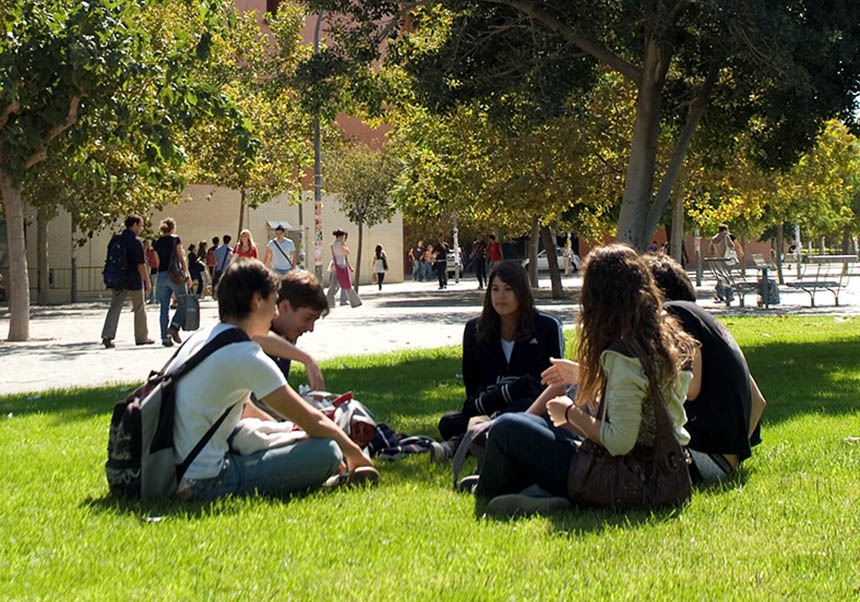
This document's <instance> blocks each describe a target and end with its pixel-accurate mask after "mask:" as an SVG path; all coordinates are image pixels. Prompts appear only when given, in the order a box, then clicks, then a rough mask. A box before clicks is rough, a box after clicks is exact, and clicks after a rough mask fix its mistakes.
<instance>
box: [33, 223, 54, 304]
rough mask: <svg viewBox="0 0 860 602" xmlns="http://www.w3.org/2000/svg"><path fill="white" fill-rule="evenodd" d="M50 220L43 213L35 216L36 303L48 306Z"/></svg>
mask: <svg viewBox="0 0 860 602" xmlns="http://www.w3.org/2000/svg"><path fill="white" fill-rule="evenodd" d="M49 221H50V218H49V217H48V215H47V214H46V213H45V212H44V211H39V212H38V213H37V214H36V268H37V269H36V274H37V279H38V282H37V285H36V303H37V304H39V305H47V304H48V294H49V288H50V285H51V283H50V274H49V272H48V222H49Z"/></svg>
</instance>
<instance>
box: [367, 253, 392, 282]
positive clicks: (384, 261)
mask: <svg viewBox="0 0 860 602" xmlns="http://www.w3.org/2000/svg"><path fill="white" fill-rule="evenodd" d="M370 271H371V272H373V273H374V274H376V284H377V286H378V287H379V290H382V281H383V280H385V272H387V271H388V255H386V254H385V249H383V248H382V245H376V251H375V252H374V253H373V261H372V263H371V264H370Z"/></svg>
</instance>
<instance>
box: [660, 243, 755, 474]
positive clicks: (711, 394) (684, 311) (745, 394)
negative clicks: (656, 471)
mask: <svg viewBox="0 0 860 602" xmlns="http://www.w3.org/2000/svg"><path fill="white" fill-rule="evenodd" d="M644 259H645V262H646V263H647V264H648V267H649V268H650V269H651V273H652V274H653V275H654V279H655V280H656V282H657V285H658V286H659V287H660V289H661V290H662V291H663V295H664V297H665V298H666V300H667V302H666V303H665V304H664V305H663V307H664V309H665V310H666V311H667V312H668V313H670V314H671V315H673V316H675V317H676V318H677V319H678V321H679V322H680V323H681V327H682V328H683V329H684V330H685V331H686V332H687V333H689V334H690V335H692V336H693V337H695V339H696V340H698V341H699V343H700V345H701V346H700V347H699V349H698V350H697V352H696V356H695V358H694V360H693V380H692V382H691V383H690V388H689V390H688V392H687V403H686V404H685V405H684V409H685V410H686V412H687V424H686V425H684V428H686V429H687V431H688V432H689V433H690V444H689V446H688V449H689V450H690V455H691V456H692V458H693V467H692V468H693V470H692V471H691V472H692V474H693V477H694V478H696V479H698V480H702V481H717V480H720V479H723V478H725V477H727V476H729V475H731V474H732V473H733V472H734V471H736V470H737V469H738V466H740V463H741V462H743V461H744V460H745V459H746V458H749V457H750V455H751V453H752V451H751V447H752V446H755V445H757V444H758V443H760V442H761V435H760V422H761V415H762V411H763V410H764V406H765V404H766V402H765V399H764V397H763V396H762V394H761V391H760V390H759V388H758V385H757V384H756V382H755V379H754V378H753V377H752V375H751V374H750V372H749V366H747V361H746V358H744V354H743V352H742V351H741V349H740V347H738V344H737V342H736V341H735V339H734V337H732V335H731V334H730V333H729V331H728V330H726V329H725V327H724V326H723V325H722V324H720V323H719V322H718V321H717V320H715V319H714V317H713V316H712V315H711V314H709V313H708V312H707V311H705V310H704V309H703V308H702V307H700V306H698V305H696V303H695V298H696V297H695V289H694V288H693V283H692V282H690V278H689V277H688V276H687V273H686V272H685V271H684V269H683V268H681V266H680V265H678V263H677V262H676V261H675V260H674V259H672V258H671V257H669V256H668V255H664V254H662V253H657V254H653V255H645V256H644Z"/></svg>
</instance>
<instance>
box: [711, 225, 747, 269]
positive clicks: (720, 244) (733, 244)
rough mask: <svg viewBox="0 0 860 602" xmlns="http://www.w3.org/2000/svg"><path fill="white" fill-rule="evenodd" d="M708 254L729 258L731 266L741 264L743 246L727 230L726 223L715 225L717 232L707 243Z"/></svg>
mask: <svg viewBox="0 0 860 602" xmlns="http://www.w3.org/2000/svg"><path fill="white" fill-rule="evenodd" d="M708 254H709V255H710V256H711V257H724V258H726V259H728V260H730V263H731V266H734V265H737V264H738V263H741V264H742V263H743V260H744V250H743V247H741V245H740V243H739V242H738V241H737V238H735V236H734V234H732V233H731V232H729V226H728V224H720V225H719V226H717V233H716V234H715V235H714V237H713V238H711V240H710V242H709V243H708ZM731 266H730V267H731Z"/></svg>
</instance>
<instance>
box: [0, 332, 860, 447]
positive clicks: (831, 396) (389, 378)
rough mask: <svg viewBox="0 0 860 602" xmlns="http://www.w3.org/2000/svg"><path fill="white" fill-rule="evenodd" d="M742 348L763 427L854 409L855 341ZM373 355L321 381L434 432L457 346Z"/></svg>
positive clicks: (5, 408) (80, 415)
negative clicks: (763, 402)
mask: <svg viewBox="0 0 860 602" xmlns="http://www.w3.org/2000/svg"><path fill="white" fill-rule="evenodd" d="M744 351H745V354H746V356H747V360H748V361H749V365H750V369H751V372H752V374H753V375H754V376H755V378H756V380H757V382H758V384H759V386H760V388H761V389H762V391H763V392H764V395H765V398H766V399H767V400H768V406H767V408H766V410H765V414H764V424H765V426H767V425H773V424H777V423H779V422H782V421H784V420H788V419H791V418H792V417H794V416H798V415H803V414H809V413H813V412H814V413H819V414H824V415H834V416H837V415H842V414H847V413H854V412H856V411H857V406H856V398H857V389H858V386H860V341H853V340H838V341H826V342H802V343H788V342H782V341H778V342H774V343H766V344H763V345H759V346H750V347H747V348H745V350H744ZM380 360H381V363H380V364H379V365H370V366H368V365H367V363H368V362H373V361H377V360H375V359H373V358H356V359H355V360H354V361H353V359H350V360H348V361H349V362H350V364H351V365H352V367H350V368H343V369H334V368H333V366H340V365H342V364H343V363H344V362H342V361H341V360H333V361H331V362H325V363H324V364H323V365H324V368H323V369H324V372H325V375H326V381H327V388H328V389H329V390H330V391H339V392H340V391H347V390H351V391H353V392H354V393H355V396H356V398H357V399H359V400H361V401H362V402H364V403H365V404H366V405H367V406H368V407H369V408H370V409H371V410H372V411H373V412H374V414H375V415H376V418H377V420H378V421H379V422H386V423H388V424H389V425H390V426H391V427H392V428H394V429H395V430H408V431H411V432H410V434H427V435H431V436H435V435H437V434H438V433H436V424H437V421H438V419H439V417H440V416H441V415H442V413H444V412H446V411H450V410H456V409H459V408H460V406H461V404H462V401H463V384H462V381H461V380H460V379H459V378H458V373H459V372H460V370H461V364H460V358H459V351H458V350H457V349H456V348H451V349H450V350H446V351H444V352H422V351H417V350H416V351H410V352H403V353H401V354H399V355H398V356H396V357H395V358H393V359H390V358H389V359H388V360H386V359H385V358H384V357H383V358H380ZM362 362H363V363H362ZM142 372H143V370H142ZM301 376H302V375H301V373H300V371H299V373H298V374H296V375H295V377H294V378H293V379H291V380H292V382H293V384H294V385H295V384H297V382H298V381H299V380H300V378H301ZM132 390H133V387H131V386H109V387H98V388H92V389H72V390H64V391H48V392H43V393H38V394H32V393H25V394H18V395H11V396H6V397H2V398H0V415H7V414H12V415H14V416H20V415H29V414H56V420H57V422H58V423H65V422H74V421H78V420H87V419H91V418H92V417H95V416H100V415H109V414H110V413H111V411H112V409H113V405H114V404H115V403H116V402H118V401H120V400H122V399H124V398H125V396H126V395H128V394H129V393H130V392H131V391H132Z"/></svg>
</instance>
